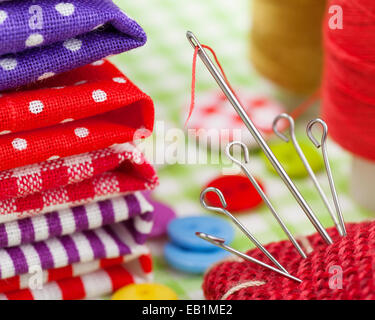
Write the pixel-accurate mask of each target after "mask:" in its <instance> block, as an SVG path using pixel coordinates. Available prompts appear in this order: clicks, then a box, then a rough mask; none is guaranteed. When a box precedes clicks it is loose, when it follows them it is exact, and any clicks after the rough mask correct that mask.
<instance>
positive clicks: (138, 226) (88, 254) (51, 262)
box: [0, 212, 153, 279]
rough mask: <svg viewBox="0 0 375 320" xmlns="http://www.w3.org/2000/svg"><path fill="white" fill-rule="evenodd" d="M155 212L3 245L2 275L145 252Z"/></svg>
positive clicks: (1, 250)
mask: <svg viewBox="0 0 375 320" xmlns="http://www.w3.org/2000/svg"><path fill="white" fill-rule="evenodd" d="M152 224H153V212H146V213H144V214H142V215H138V216H135V217H133V218H131V219H128V220H126V221H122V222H118V223H115V224H110V225H106V226H103V227H100V228H97V229H95V230H85V231H81V232H76V233H74V234H71V235H64V236H60V237H54V238H50V239H48V240H45V241H39V242H34V243H29V244H23V245H20V246H18V247H10V248H3V249H0V279H6V278H10V277H13V276H15V275H20V274H24V273H28V272H29V271H30V270H31V269H30V268H32V270H35V268H36V267H40V268H41V269H42V270H47V269H52V268H60V267H65V266H67V265H70V264H73V263H77V262H88V261H92V260H97V259H102V258H115V257H119V256H126V255H129V254H137V255H139V254H145V253H147V251H148V250H147V248H146V247H145V246H144V243H145V241H146V239H147V237H148V235H149V233H150V231H151V229H152Z"/></svg>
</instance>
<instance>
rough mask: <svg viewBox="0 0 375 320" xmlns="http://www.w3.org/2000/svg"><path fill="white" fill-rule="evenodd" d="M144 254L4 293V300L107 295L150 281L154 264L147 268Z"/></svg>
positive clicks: (2, 297)
mask: <svg viewBox="0 0 375 320" xmlns="http://www.w3.org/2000/svg"><path fill="white" fill-rule="evenodd" d="M142 257H143V256H141V258H142ZM141 258H140V259H138V260H136V261H132V262H130V263H126V264H124V265H115V266H111V267H106V268H104V269H100V270H97V271H94V272H91V273H87V274H83V275H81V276H76V277H73V278H66V279H62V280H56V281H51V282H48V283H47V284H45V285H44V286H43V287H42V289H23V290H19V291H12V292H8V293H5V294H0V300H78V299H93V298H98V297H101V296H105V295H108V294H110V293H112V292H114V291H116V290H118V289H120V288H121V287H124V286H126V285H129V284H131V283H141V282H145V281H150V279H151V277H152V268H150V267H151V265H150V264H149V263H148V262H147V265H148V267H147V268H144V267H143V266H142V265H143V264H144V262H143V261H141ZM147 260H150V258H148V259H147Z"/></svg>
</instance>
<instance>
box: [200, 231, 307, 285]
mask: <svg viewBox="0 0 375 320" xmlns="http://www.w3.org/2000/svg"><path fill="white" fill-rule="evenodd" d="M195 234H196V235H197V236H198V237H199V238H201V239H203V240H206V241H208V242H210V243H212V244H213V245H215V246H217V247H219V248H222V249H224V250H226V251H228V252H230V253H232V254H234V255H236V256H238V257H240V258H242V259H244V260H247V261H249V262H253V263H256V264H258V265H260V266H262V267H264V268H267V269H270V270H272V271H275V272H277V273H279V274H281V275H283V276H284V277H287V278H289V279H292V280H294V281H297V282H300V283H301V282H302V280H301V279H298V278H296V277H294V276H292V275H291V274H289V273H286V272H284V271H282V270H279V269H277V268H275V267H272V266H270V265H268V264H266V263H264V262H262V261H259V260H258V259H255V258H253V257H251V256H248V255H247V254H245V253H242V252H240V251H238V250H236V249H234V248H232V247H229V246H227V245H226V244H225V243H224V242H225V240H224V239H222V238H217V237H214V236H212V235H209V234H205V233H203V232H196V233H195Z"/></svg>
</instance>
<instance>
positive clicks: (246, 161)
mask: <svg viewBox="0 0 375 320" xmlns="http://www.w3.org/2000/svg"><path fill="white" fill-rule="evenodd" d="M234 145H239V146H240V147H241V148H242V151H243V153H244V158H245V163H248V162H249V150H248V148H247V147H246V145H245V144H244V143H243V142H241V141H233V142H231V143H229V144H228V145H227V147H226V149H225V153H226V155H227V157H228V158H229V159H230V160H232V161H233V162H234V163H235V164H237V165H238V166H240V167H241V169H242V171H243V172H244V173H245V174H246V176H247V177H248V179H249V180H250V182H251V183H252V185H253V186H254V188H255V189H256V190H257V192H258V193H259V195H260V196H261V197H262V199H263V201H264V202H265V203H266V205H267V207H268V208H269V209H270V211H271V213H272V214H273V216H274V217H275V219H276V220H277V222H278V223H279V225H280V226H281V228H282V229H283V231H284V232H285V233H286V235H287V236H288V238H289V240H290V241H291V242H292V243H293V245H294V247H295V248H296V249H297V251H298V253H299V254H300V255H301V256H302V257H303V258H304V259H306V258H307V256H306V254H305V252H304V251H303V250H302V248H301V247H300V245H299V244H298V242H297V240H296V239H295V238H294V237H293V235H292V234H291V232H290V231H289V229H288V227H287V226H286V225H285V224H284V222H283V220H282V219H281V217H280V216H279V214H278V213H277V212H276V210H275V208H274V207H273V205H272V203H271V202H270V200H269V199H268V197H267V196H266V194H265V193H264V191H263V190H262V188H261V187H260V186H259V184H258V182H257V181H256V180H255V178H254V177H253V176H252V174H251V172H250V171H249V169H248V168H247V167H246V166H245V165H244V164H242V163H241V161H239V160H237V159H235V158H234V157H233V156H232V154H231V153H230V150H231V148H232V147H233V146H234Z"/></svg>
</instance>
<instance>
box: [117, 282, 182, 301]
mask: <svg viewBox="0 0 375 320" xmlns="http://www.w3.org/2000/svg"><path fill="white" fill-rule="evenodd" d="M112 300H178V297H177V294H176V293H175V292H174V291H173V290H172V289H170V288H168V287H166V286H163V285H161V284H157V283H142V284H130V285H128V286H126V287H123V288H121V289H119V290H118V291H116V292H115V293H114V294H113V295H112Z"/></svg>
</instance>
